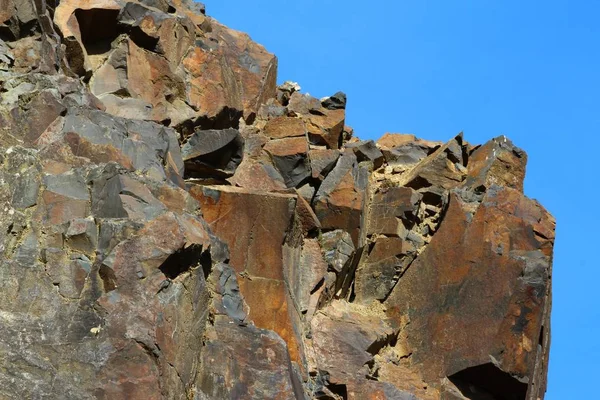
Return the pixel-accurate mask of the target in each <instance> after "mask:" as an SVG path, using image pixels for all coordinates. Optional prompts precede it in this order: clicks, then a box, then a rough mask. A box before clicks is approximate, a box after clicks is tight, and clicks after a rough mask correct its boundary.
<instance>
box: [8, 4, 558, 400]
mask: <svg viewBox="0 0 600 400" xmlns="http://www.w3.org/2000/svg"><path fill="white" fill-rule="evenodd" d="M292 78H293V77H292ZM0 96H1V101H0V202H1V204H0V254H1V257H0V398H1V399H77V400H79V399H111V400H115V399H140V400H152V399H188V400H205V399H296V400H300V399H329V400H333V399H357V400H362V399H371V400H375V399H378V400H382V399H401V400H417V399H420V400H433V399H447V400H459V399H500V400H520V399H527V400H537V399H542V398H543V397H544V393H545V390H546V375H547V367H548V353H549V346H550V309H551V264H552V248H553V242H554V230H555V222H554V219H553V218H552V216H551V215H549V213H548V212H547V211H546V210H545V209H544V208H543V207H542V206H541V205H540V204H539V203H538V202H537V201H535V200H531V199H528V198H527V197H525V196H524V194H523V179H524V176H525V165H526V161H527V156H526V154H525V152H524V151H523V150H521V149H519V148H518V147H516V146H515V145H513V143H511V141H510V140H508V139H507V138H506V137H504V136H501V137H497V138H494V139H492V140H490V141H489V142H487V143H485V144H483V145H472V144H469V143H468V142H467V141H466V140H465V138H464V137H463V135H462V134H458V135H456V136H455V137H453V138H451V139H450V140H449V141H448V142H447V143H438V142H431V141H427V140H422V139H418V138H416V137H415V136H412V135H406V134H390V133H387V134H385V135H384V136H383V137H382V138H381V139H379V140H378V141H377V142H374V141H371V140H367V141H365V140H359V139H358V138H356V137H355V136H353V130H352V129H351V128H350V127H348V126H346V125H345V108H346V95H345V94H344V93H342V92H338V93H335V94H333V95H332V96H330V97H327V98H324V99H316V98H313V97H311V96H310V95H308V94H303V93H302V92H301V91H300V87H299V86H298V85H297V84H295V83H292V82H286V83H284V84H283V85H280V86H277V58H276V57H275V56H273V55H272V54H270V53H269V52H268V51H266V50H265V49H264V48H263V47H262V46H261V45H259V44H256V43H254V42H253V41H252V40H251V39H250V38H249V37H248V36H247V35H246V34H243V33H240V32H237V31H235V30H232V29H230V28H228V27H226V26H223V25H221V24H220V23H218V22H217V21H215V20H214V19H212V18H210V17H208V16H206V15H205V8H204V6H203V5H202V4H200V3H194V2H192V1H190V0H137V1H133V0H132V1H126V0H85V1H84V0H0Z"/></svg>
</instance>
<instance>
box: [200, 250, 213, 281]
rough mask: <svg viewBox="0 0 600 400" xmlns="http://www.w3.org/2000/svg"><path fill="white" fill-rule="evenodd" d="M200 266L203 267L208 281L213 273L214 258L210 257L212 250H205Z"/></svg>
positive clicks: (201, 256)
mask: <svg viewBox="0 0 600 400" xmlns="http://www.w3.org/2000/svg"><path fill="white" fill-rule="evenodd" d="M200 266H202V272H203V273H204V279H205V280H206V279H208V276H209V275H210V273H211V272H212V258H211V257H210V250H205V251H204V252H203V253H202V254H201V255H200Z"/></svg>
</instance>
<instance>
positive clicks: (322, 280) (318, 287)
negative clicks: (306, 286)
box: [310, 278, 325, 295]
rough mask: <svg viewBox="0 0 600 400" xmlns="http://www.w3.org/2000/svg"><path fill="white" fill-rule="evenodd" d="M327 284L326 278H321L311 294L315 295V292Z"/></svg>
mask: <svg viewBox="0 0 600 400" xmlns="http://www.w3.org/2000/svg"><path fill="white" fill-rule="evenodd" d="M324 284H325V278H321V280H320V281H319V282H318V283H317V284H316V285H315V287H314V288H313V290H311V291H310V294H311V295H313V294H315V293H316V292H317V291H319V289H321V287H322V286H323V285H324Z"/></svg>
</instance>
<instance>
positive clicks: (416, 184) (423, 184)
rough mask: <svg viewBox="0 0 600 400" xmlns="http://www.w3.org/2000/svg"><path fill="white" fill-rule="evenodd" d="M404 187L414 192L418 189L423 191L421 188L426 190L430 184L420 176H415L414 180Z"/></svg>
mask: <svg viewBox="0 0 600 400" xmlns="http://www.w3.org/2000/svg"><path fill="white" fill-rule="evenodd" d="M404 186H406V187H409V188H411V189H414V190H419V189H423V188H427V187H430V186H431V183H429V181H428V180H427V179H425V178H423V177H421V176H417V177H416V178H415V179H413V180H412V181H410V182H408V183H407V184H406V185H404Z"/></svg>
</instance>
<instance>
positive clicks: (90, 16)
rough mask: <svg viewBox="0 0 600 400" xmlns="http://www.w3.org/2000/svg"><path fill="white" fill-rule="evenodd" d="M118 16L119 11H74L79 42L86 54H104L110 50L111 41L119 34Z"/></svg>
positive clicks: (96, 9)
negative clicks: (79, 35) (79, 36)
mask: <svg viewBox="0 0 600 400" xmlns="http://www.w3.org/2000/svg"><path fill="white" fill-rule="evenodd" d="M118 16H119V10H105V9H100V8H95V9H91V10H82V9H77V10H75V18H77V22H78V23H79V31H80V32H81V41H82V43H83V46H84V47H85V50H86V52H87V53H88V54H90V55H94V54H104V53H106V52H108V51H109V50H110V48H111V43H112V41H113V40H115V39H116V38H117V36H119V34H120V33H121V30H120V28H119V25H118V23H117V17H118Z"/></svg>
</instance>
